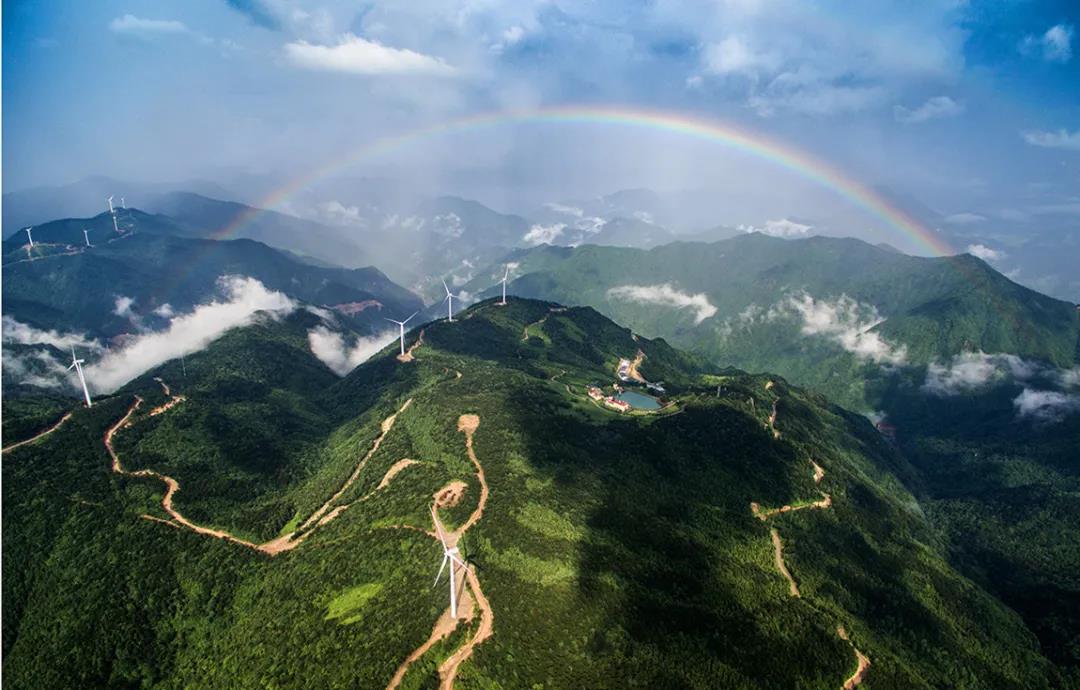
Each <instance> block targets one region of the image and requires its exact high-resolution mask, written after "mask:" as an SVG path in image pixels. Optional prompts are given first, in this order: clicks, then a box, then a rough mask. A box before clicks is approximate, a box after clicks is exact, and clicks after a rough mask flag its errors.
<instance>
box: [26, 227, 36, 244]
mask: <svg viewBox="0 0 1080 690" xmlns="http://www.w3.org/2000/svg"><path fill="white" fill-rule="evenodd" d="M33 229H34V226H33V225H31V226H30V227H28V228H26V239H28V240H30V248H31V249H33V248H34V236H33V235H31V234H30V231H31V230H33Z"/></svg>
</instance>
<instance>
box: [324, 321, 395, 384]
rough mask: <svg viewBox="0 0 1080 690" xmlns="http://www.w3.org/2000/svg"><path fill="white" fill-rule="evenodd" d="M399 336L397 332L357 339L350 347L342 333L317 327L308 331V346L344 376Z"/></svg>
mask: <svg viewBox="0 0 1080 690" xmlns="http://www.w3.org/2000/svg"><path fill="white" fill-rule="evenodd" d="M397 336H398V334H397V333H396V332H395V331H386V332H384V333H379V334H376V335H373V336H370V337H367V338H357V339H356V340H355V341H354V342H353V344H352V346H351V347H350V346H348V345H346V344H345V338H344V336H342V335H341V334H340V333H336V332H334V331H331V330H330V329H329V328H327V327H326V326H316V327H315V328H313V329H311V330H310V331H308V344H309V345H310V346H311V352H312V354H314V355H315V356H316V357H318V358H319V359H320V360H321V361H322V363H323V364H325V365H326V366H328V367H330V369H331V371H333V372H334V373H335V374H337V375H338V376H344V375H346V374H348V373H349V372H350V371H352V370H353V369H355V368H356V367H358V366H360V365H361V364H363V363H364V362H366V361H367V360H368V359H370V358H371V356H372V355H373V354H375V353H376V352H378V351H379V350H381V349H383V348H384V347H386V346H387V345H389V344H390V343H392V342H393V341H394V340H396V339H397Z"/></svg>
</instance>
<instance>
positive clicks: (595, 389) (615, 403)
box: [588, 386, 633, 412]
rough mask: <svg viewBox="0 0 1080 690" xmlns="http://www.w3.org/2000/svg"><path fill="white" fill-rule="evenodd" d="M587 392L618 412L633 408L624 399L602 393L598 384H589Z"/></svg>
mask: <svg viewBox="0 0 1080 690" xmlns="http://www.w3.org/2000/svg"><path fill="white" fill-rule="evenodd" d="M588 392H589V397H590V398H592V399H593V400H595V401H597V402H599V403H600V404H602V405H606V406H607V407H610V408H611V409H613V410H618V411H619V412H629V411H630V410H631V409H633V406H632V405H631V404H630V403H628V402H626V401H624V400H619V399H618V398H616V397H615V396H612V395H604V391H602V390H600V387H599V386H589V388H588Z"/></svg>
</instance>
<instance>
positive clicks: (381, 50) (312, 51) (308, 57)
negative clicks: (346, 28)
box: [285, 33, 456, 77]
mask: <svg viewBox="0 0 1080 690" xmlns="http://www.w3.org/2000/svg"><path fill="white" fill-rule="evenodd" d="M285 57H286V58H287V59H288V60H289V61H290V62H292V63H293V64H294V65H297V66H298V67H303V68H305V69H310V70H318V71H323V72H343V73H346V74H364V75H380V74H397V75H404V74H413V75H428V76H439V77H445V76H452V75H454V74H455V72H456V70H454V68H453V67H451V66H450V65H448V64H446V62H444V61H443V60H442V59H441V58H436V57H431V56H430V55H424V54H423V53H417V52H415V51H412V50H408V49H404V48H391V47H390V46H385V45H383V44H381V43H378V42H376V41H369V40H367V39H363V38H360V37H359V36H356V35H354V34H351V33H350V34H345V35H344V36H342V37H341V39H340V40H339V41H338V43H337V45H333V46H327V45H318V44H313V43H308V42H307V41H303V40H301V41H296V42H294V43H288V44H286V45H285Z"/></svg>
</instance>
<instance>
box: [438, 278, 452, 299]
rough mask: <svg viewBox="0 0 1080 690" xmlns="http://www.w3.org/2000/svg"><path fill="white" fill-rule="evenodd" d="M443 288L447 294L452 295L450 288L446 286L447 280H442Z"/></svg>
mask: <svg viewBox="0 0 1080 690" xmlns="http://www.w3.org/2000/svg"><path fill="white" fill-rule="evenodd" d="M440 280H441V278H440ZM442 289H443V290H446V296H447V297H449V296H450V288H448V287H446V281H445V280H443V281H442Z"/></svg>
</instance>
